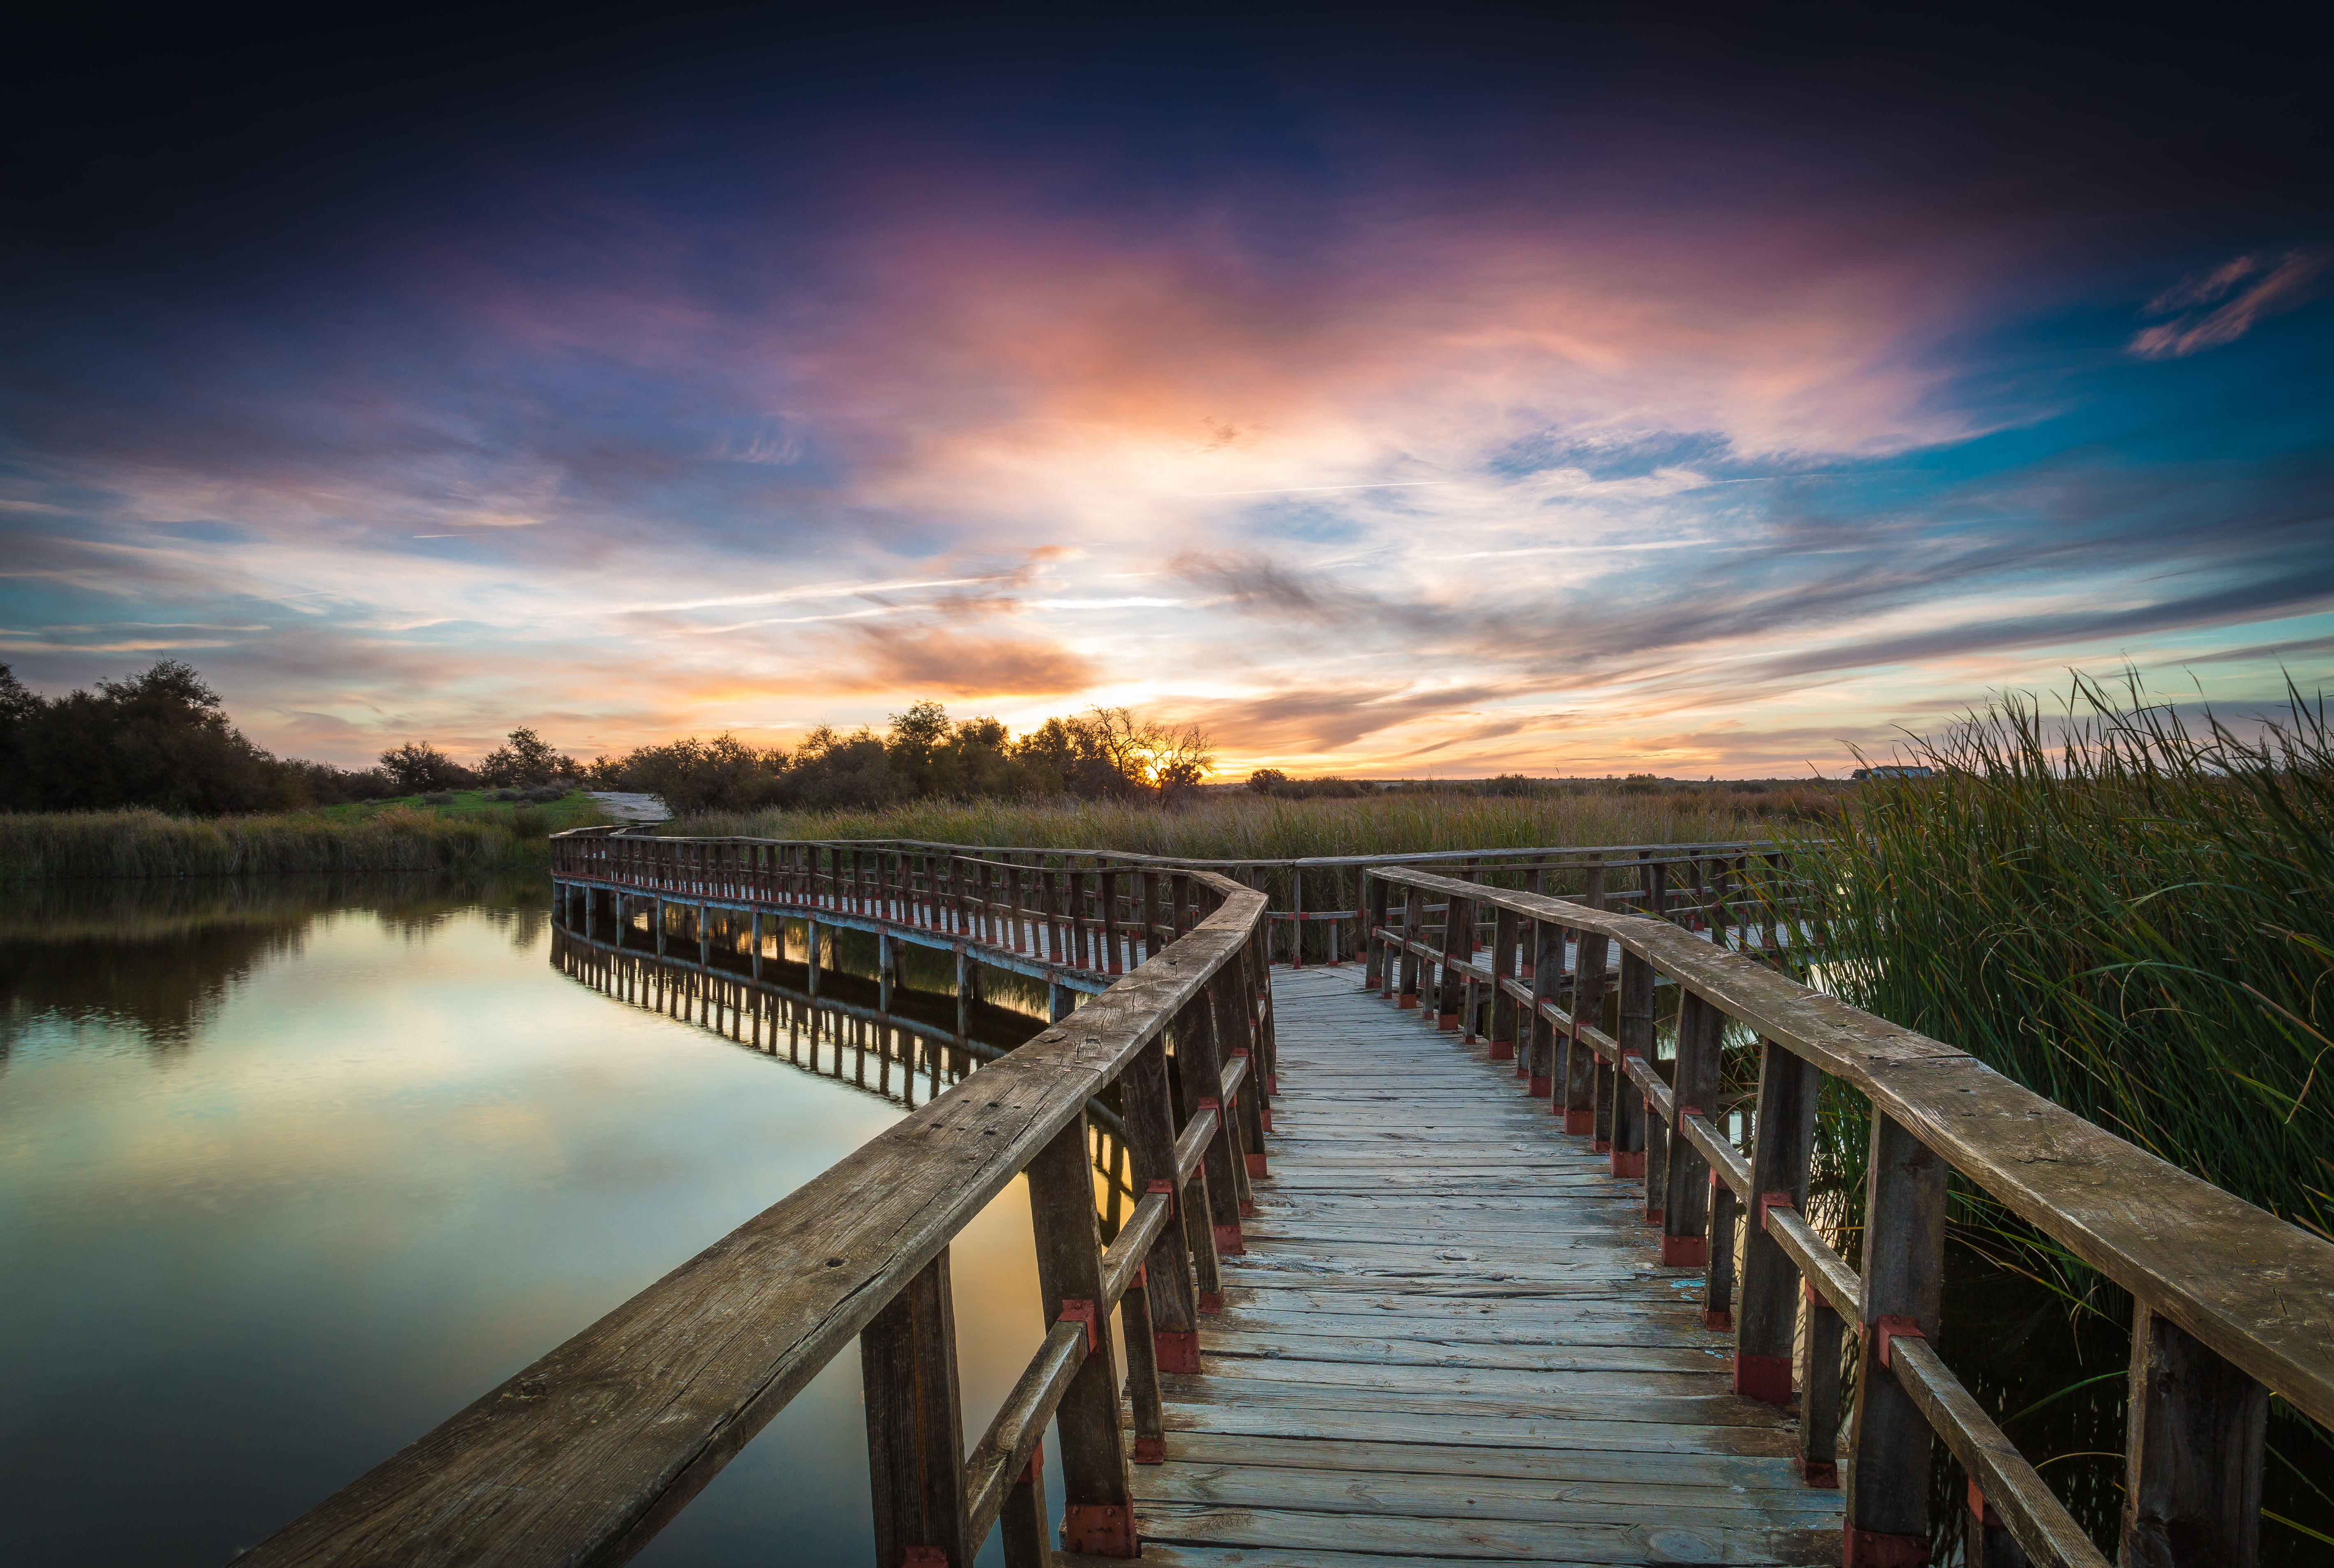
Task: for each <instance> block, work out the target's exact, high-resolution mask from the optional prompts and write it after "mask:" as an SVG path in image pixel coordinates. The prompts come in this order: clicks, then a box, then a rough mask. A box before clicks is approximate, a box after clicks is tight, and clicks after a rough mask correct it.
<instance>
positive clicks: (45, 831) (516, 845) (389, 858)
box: [0, 808, 549, 882]
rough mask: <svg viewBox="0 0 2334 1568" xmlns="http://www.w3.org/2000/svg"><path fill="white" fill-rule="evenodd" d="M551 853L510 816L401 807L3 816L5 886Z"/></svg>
mask: <svg viewBox="0 0 2334 1568" xmlns="http://www.w3.org/2000/svg"><path fill="white" fill-rule="evenodd" d="M537 826H539V825H537ZM548 857H549V851H548V850H547V849H546V847H545V843H544V840H543V839H542V838H541V837H539V836H535V837H529V836H526V835H523V834H520V833H517V832H515V831H514V830H513V825H512V820H511V818H508V817H504V818H493V817H488V816H478V817H456V816H447V815H440V814H438V813H434V812H427V811H416V810H410V809H405V808H391V809H390V810H387V811H383V812H381V813H378V814H376V815H372V816H367V817H355V818H350V817H328V816H325V815H323V814H321V813H315V812H294V813H289V814H286V815H283V816H273V817H216V818H186V817H169V816H165V815H164V814H163V813H161V812H159V811H149V810H142V809H141V810H129V811H75V812H56V813H40V814H36V813H0V881H10V882H14V881H43V880H48V879H52V878H71V877H88V876H107V877H112V876H139V877H148V876H248V875H255V874H259V875H265V874H273V873H279V872H294V871H298V872H310V871H368V872H370V871H435V870H444V869H456V870H483V869H487V868H491V867H504V868H516V867H521V866H541V865H544V864H547V863H548Z"/></svg>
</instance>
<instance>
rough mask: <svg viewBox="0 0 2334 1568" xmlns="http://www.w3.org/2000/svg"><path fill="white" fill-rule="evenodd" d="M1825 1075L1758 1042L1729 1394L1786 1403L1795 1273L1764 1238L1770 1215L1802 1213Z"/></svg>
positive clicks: (1771, 1241) (1769, 1042) (1796, 1297)
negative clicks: (1776, 1210) (1777, 1206)
mask: <svg viewBox="0 0 2334 1568" xmlns="http://www.w3.org/2000/svg"><path fill="white" fill-rule="evenodd" d="M1821 1082H1822V1075H1821V1074H1820V1073H1818V1071H1817V1070H1816V1068H1815V1065H1814V1064H1813V1063H1812V1062H1808V1061H1803V1060H1800V1059H1799V1057H1796V1056H1794V1055H1792V1054H1791V1053H1790V1052H1789V1050H1785V1049H1784V1048H1783V1047H1781V1046H1779V1045H1777V1044H1776V1043H1775V1042H1774V1041H1773V1040H1762V1041H1760V1051H1759V1119H1758V1121H1757V1122H1756V1123H1755V1124H1754V1141H1753V1142H1752V1144H1751V1200H1750V1201H1751V1212H1750V1214H1749V1215H1748V1216H1747V1217H1748V1219H1749V1220H1750V1222H1751V1223H1750V1224H1747V1225H1745V1226H1744V1227H1743V1245H1742V1299H1741V1301H1740V1302H1737V1303H1735V1311H1734V1391H1735V1392H1736V1393H1738V1394H1743V1395H1747V1396H1748V1397H1750V1398H1751V1399H1764V1400H1765V1401H1766V1402H1767V1403H1769V1404H1770V1405H1788V1404H1789V1403H1790V1402H1791V1339H1792V1331H1793V1330H1794V1329H1795V1328H1796V1327H1797V1326H1798V1323H1799V1264H1797V1263H1793V1262H1792V1261H1791V1259H1790V1257H1789V1254H1787V1253H1785V1252H1784V1251H1783V1249H1782V1247H1781V1245H1780V1244H1779V1243H1777V1242H1776V1241H1775V1239H1774V1238H1773V1237H1772V1236H1770V1235H1769V1234H1767V1209H1768V1207H1769V1206H1770V1205H1771V1204H1773V1203H1782V1204H1785V1205H1788V1206H1789V1207H1791V1208H1795V1209H1805V1208H1806V1207H1807V1203H1808V1157H1809V1155H1810V1154H1811V1153H1812V1151H1813V1147H1814V1140H1815V1126H1816V1094H1817V1090H1818V1085H1820V1083H1821Z"/></svg>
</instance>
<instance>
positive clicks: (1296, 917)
mask: <svg viewBox="0 0 2334 1568" xmlns="http://www.w3.org/2000/svg"><path fill="white" fill-rule="evenodd" d="M1288 916H1289V918H1288V967H1289V968H1291V969H1302V968H1304V967H1305V873H1304V872H1303V871H1301V870H1299V869H1297V866H1295V865H1293V864H1292V865H1291V866H1289V867H1288Z"/></svg>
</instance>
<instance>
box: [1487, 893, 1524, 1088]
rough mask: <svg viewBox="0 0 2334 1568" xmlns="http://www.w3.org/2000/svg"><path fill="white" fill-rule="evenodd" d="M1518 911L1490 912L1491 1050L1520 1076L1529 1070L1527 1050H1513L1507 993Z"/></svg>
mask: <svg viewBox="0 0 2334 1568" xmlns="http://www.w3.org/2000/svg"><path fill="white" fill-rule="evenodd" d="M1517 920H1518V917H1517V915H1516V912H1515V911H1514V910H1512V909H1508V908H1504V907H1501V908H1496V909H1494V910H1493V911H1492V914H1491V922H1492V929H1491V1051H1490V1059H1491V1060H1493V1061H1507V1060H1514V1061H1515V1064H1516V1072H1517V1074H1518V1076H1521V1075H1523V1074H1525V1073H1528V1072H1529V1071H1530V1070H1531V1055H1530V1052H1529V1051H1526V1052H1524V1053H1523V1054H1522V1055H1520V1056H1519V1055H1518V1054H1517V1051H1516V999H1515V998H1514V997H1513V996H1510V995H1509V993H1508V982H1509V981H1510V980H1513V979H1514V978H1515V975H1516V932H1517V929H1518V927H1517Z"/></svg>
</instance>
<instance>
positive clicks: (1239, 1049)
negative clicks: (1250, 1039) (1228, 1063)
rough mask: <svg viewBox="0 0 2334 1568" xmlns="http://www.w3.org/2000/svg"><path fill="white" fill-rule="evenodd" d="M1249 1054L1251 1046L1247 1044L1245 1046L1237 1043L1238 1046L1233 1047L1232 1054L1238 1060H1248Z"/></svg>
mask: <svg viewBox="0 0 2334 1568" xmlns="http://www.w3.org/2000/svg"><path fill="white" fill-rule="evenodd" d="M1248 1055H1249V1048H1248V1047H1247V1046H1244V1045H1236V1046H1234V1047H1232V1056H1233V1057H1234V1058H1235V1059H1236V1060H1241V1061H1245V1060H1248Z"/></svg>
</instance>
